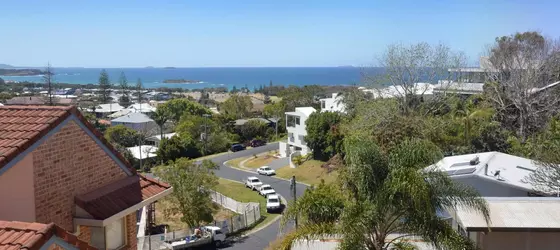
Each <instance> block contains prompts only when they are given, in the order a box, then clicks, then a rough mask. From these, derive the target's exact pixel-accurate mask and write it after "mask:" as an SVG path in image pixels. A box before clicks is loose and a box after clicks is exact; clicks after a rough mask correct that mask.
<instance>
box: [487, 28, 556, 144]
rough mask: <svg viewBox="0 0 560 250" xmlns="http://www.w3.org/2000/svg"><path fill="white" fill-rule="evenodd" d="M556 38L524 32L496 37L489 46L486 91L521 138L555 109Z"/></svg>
mask: <svg viewBox="0 0 560 250" xmlns="http://www.w3.org/2000/svg"><path fill="white" fill-rule="evenodd" d="M558 42H559V41H551V40H547V39H546V38H544V37H543V36H542V35H541V34H539V33H538V32H524V33H516V34H513V35H511V36H503V37H499V38H496V42H495V43H494V45H492V47H491V48H490V51H489V55H490V57H489V61H490V65H488V69H487V74H488V78H489V81H491V83H490V84H488V85H487V86H486V93H487V95H488V98H489V100H490V101H491V102H492V103H493V104H494V107H495V109H496V110H497V115H498V117H499V118H500V121H501V122H502V124H504V125H505V126H508V128H510V129H511V130H515V131H516V133H517V136H518V137H519V138H521V141H522V142H525V140H526V139H527V138H528V136H529V135H530V134H531V133H532V132H534V131H537V130H539V129H541V128H542V125H543V124H546V122H547V120H548V118H549V117H551V116H552V115H555V114H557V113H558V108H559V103H560V95H559V94H558V93H559V90H558V88H556V87H554V84H553V83H557V82H558V81H560V79H559V78H558V77H557V74H556V71H557V70H558V69H559V68H560V60H558V57H559V55H560V47H559V45H558ZM551 84H552V85H551Z"/></svg>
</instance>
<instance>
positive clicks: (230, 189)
mask: <svg viewBox="0 0 560 250" xmlns="http://www.w3.org/2000/svg"><path fill="white" fill-rule="evenodd" d="M214 190H216V191H217V192H219V193H221V194H223V195H225V196H227V197H230V198H232V199H234V200H236V201H240V202H258V203H259V204H260V210H261V220H260V221H259V223H257V224H256V225H255V226H253V227H252V228H255V227H259V226H260V225H264V224H266V223H268V222H269V221H271V220H273V219H274V218H276V217H278V216H279V214H269V213H267V212H266V199H265V198H264V197H262V196H261V195H259V193H257V192H256V191H252V190H251V189H248V188H246V187H245V185H244V184H241V183H239V182H235V181H230V180H226V179H221V178H220V180H219V184H218V186H216V187H215V188H214Z"/></svg>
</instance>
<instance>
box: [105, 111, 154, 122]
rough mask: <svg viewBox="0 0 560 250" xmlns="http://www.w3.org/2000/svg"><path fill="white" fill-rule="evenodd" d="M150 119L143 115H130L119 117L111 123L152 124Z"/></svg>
mask: <svg viewBox="0 0 560 250" xmlns="http://www.w3.org/2000/svg"><path fill="white" fill-rule="evenodd" d="M153 121H154V120H152V119H151V118H150V117H148V116H147V115H145V114H143V113H130V114H128V115H124V116H121V117H119V118H115V119H113V120H111V122H122V123H146V122H153Z"/></svg>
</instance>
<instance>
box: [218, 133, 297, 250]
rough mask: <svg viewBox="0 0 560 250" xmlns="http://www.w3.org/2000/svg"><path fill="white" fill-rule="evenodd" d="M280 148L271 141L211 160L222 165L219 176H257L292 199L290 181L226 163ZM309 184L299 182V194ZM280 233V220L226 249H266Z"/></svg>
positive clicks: (237, 177) (233, 178) (226, 177)
mask: <svg viewBox="0 0 560 250" xmlns="http://www.w3.org/2000/svg"><path fill="white" fill-rule="evenodd" d="M276 149H278V143H277V142H276V143H270V144H267V145H265V146H262V147H258V148H251V149H247V150H243V151H239V152H235V153H229V154H223V155H219V156H216V157H214V158H212V159H211V160H212V161H213V162H215V163H216V164H218V165H220V169H219V170H216V171H215V173H216V175H217V176H218V177H221V178H225V179H229V180H234V181H240V182H243V180H244V179H245V178H247V177H249V176H257V177H258V178H259V179H260V180H261V181H262V182H263V183H265V184H270V185H271V186H272V188H274V189H275V190H276V192H277V193H278V194H280V195H281V196H283V197H284V198H285V199H287V200H290V199H292V195H291V191H290V182H288V181H284V180H280V179H278V178H273V177H268V176H259V175H258V174H257V173H250V172H246V171H242V170H238V169H234V168H230V167H227V166H226V165H225V164H224V163H225V162H226V161H229V160H231V159H235V158H239V157H248V156H252V155H254V154H260V153H264V152H267V151H271V150H276ZM306 188H307V186H305V185H302V184H297V196H301V195H302V194H303V192H304V191H305V189H306ZM279 234H280V221H279V220H278V221H276V222H274V223H272V224H271V225H269V226H268V227H266V228H263V229H262V230H260V231H258V232H255V233H254V234H251V235H249V236H247V237H245V238H243V239H239V240H237V241H236V242H234V243H233V244H232V245H230V246H228V247H226V248H225V249H232V250H234V249H239V250H242V249H247V250H252V249H255V250H256V249H259V250H261V249H264V248H266V247H267V246H268V244H269V243H270V242H272V241H274V240H275V239H276V237H277V236H278V235H279Z"/></svg>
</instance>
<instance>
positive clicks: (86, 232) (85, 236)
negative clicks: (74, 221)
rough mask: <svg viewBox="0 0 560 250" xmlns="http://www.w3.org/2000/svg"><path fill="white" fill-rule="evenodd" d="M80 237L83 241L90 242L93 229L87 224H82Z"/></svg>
mask: <svg viewBox="0 0 560 250" xmlns="http://www.w3.org/2000/svg"><path fill="white" fill-rule="evenodd" d="M77 237H78V239H80V240H81V241H83V242H87V243H88V244H89V243H90V240H91V230H90V229H89V227H87V226H80V233H79V234H78V235H77Z"/></svg>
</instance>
